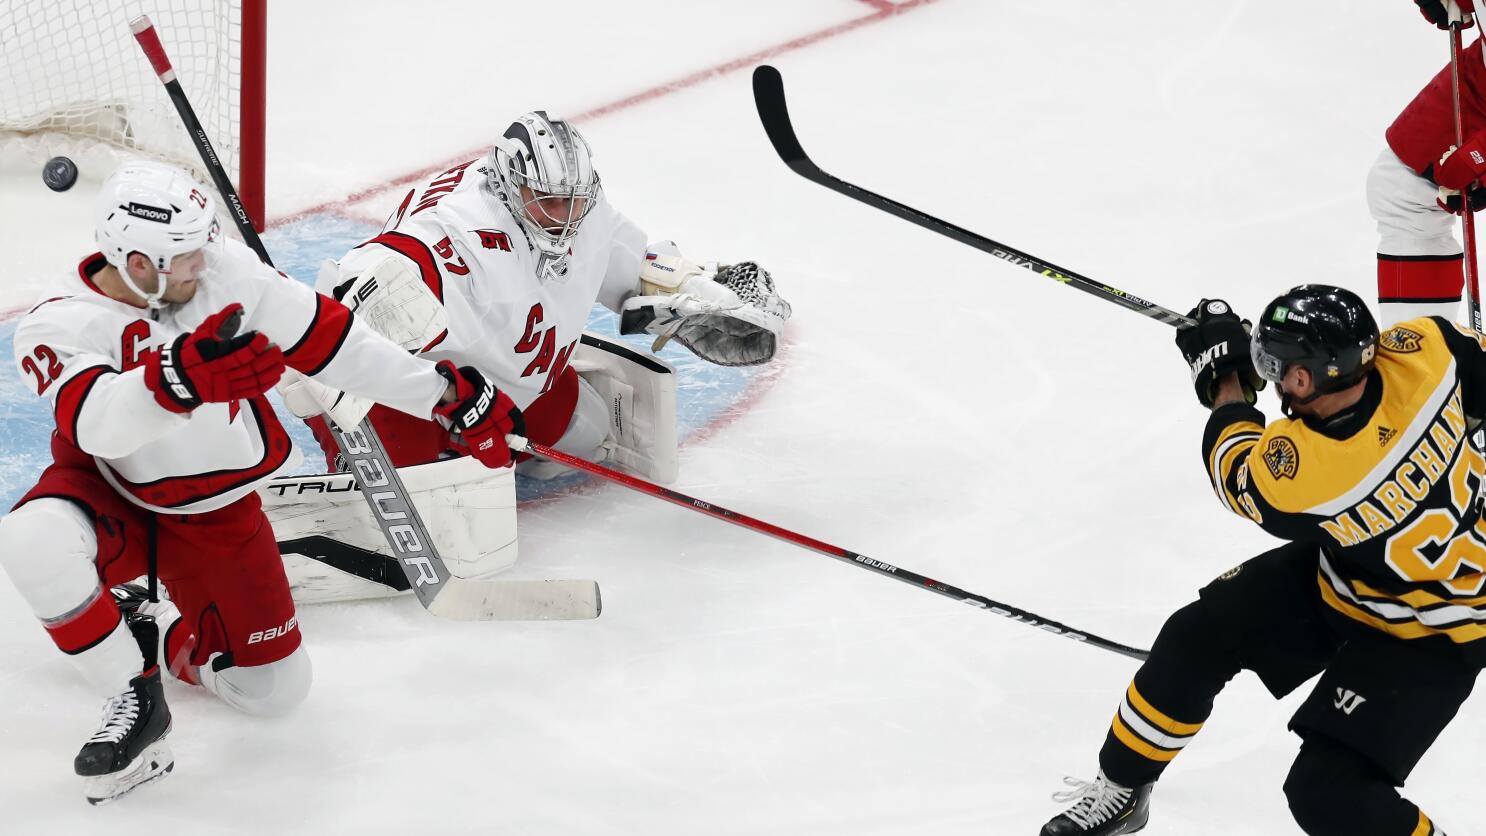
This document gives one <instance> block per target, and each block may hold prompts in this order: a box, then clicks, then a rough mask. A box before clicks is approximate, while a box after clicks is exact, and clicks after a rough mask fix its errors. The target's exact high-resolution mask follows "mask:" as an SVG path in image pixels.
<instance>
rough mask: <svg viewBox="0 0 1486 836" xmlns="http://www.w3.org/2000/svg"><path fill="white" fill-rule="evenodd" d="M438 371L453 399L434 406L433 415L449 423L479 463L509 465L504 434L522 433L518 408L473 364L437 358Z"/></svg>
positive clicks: (509, 454) (524, 428)
mask: <svg viewBox="0 0 1486 836" xmlns="http://www.w3.org/2000/svg"><path fill="white" fill-rule="evenodd" d="M438 370H439V374H441V375H443V376H444V379H445V380H448V381H449V383H451V384H453V386H454V399H453V400H452V401H450V402H448V403H440V404H439V405H438V406H436V407H434V408H433V414H434V415H435V416H436V417H438V418H441V419H443V420H445V421H447V422H448V423H449V429H450V431H451V432H453V433H455V434H456V436H455V437H456V440H458V441H460V442H462V443H463V444H464V446H466V447H468V448H469V451H470V455H471V456H474V457H475V458H476V459H479V460H480V464H483V465H485V466H486V467H505V466H507V465H509V464H510V463H511V449H510V448H509V447H507V446H506V436H508V435H511V434H515V435H519V436H525V435H526V419H525V418H523V417H522V415H521V410H519V409H517V408H516V404H515V403H514V402H513V401H512V400H511V399H510V397H508V396H507V395H506V393H505V392H502V391H501V390H499V389H497V388H495V384H494V383H491V382H490V381H488V380H486V379H485V376H484V375H482V374H480V372H479V370H478V369H476V368H475V367H474V366H461V367H458V368H456V367H455V366H454V364H453V363H451V362H449V361H448V360H440V361H439V364H438Z"/></svg>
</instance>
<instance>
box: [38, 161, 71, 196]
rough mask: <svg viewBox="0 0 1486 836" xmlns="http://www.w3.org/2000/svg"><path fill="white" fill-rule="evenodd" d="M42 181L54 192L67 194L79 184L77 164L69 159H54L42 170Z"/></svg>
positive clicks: (47, 162)
mask: <svg viewBox="0 0 1486 836" xmlns="http://www.w3.org/2000/svg"><path fill="white" fill-rule="evenodd" d="M41 181H42V182H43V183H46V187H47V188H48V189H51V190H52V191H54V192H65V191H67V190H68V189H70V188H72V185H73V184H74V183H76V182H77V163H75V162H73V161H72V160H71V159H70V158H68V157H52V158H51V159H50V160H47V161H46V165H45V166H44V167H43V168H42V169H41Z"/></svg>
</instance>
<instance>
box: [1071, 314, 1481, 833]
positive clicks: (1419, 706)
mask: <svg viewBox="0 0 1486 836" xmlns="http://www.w3.org/2000/svg"><path fill="white" fill-rule="evenodd" d="M1190 316H1191V317H1192V318H1193V319H1195V320H1197V325H1196V326H1195V327H1189V328H1185V329H1181V330H1179V331H1178V332H1177V345H1178V347H1180V349H1181V351H1182V354H1183V356H1184V357H1185V358H1186V360H1187V362H1188V364H1189V365H1190V366H1191V369H1192V377H1193V382H1194V384H1195V386H1196V390H1197V397H1198V400H1199V401H1201V402H1202V404H1203V405H1204V406H1207V407H1210V408H1211V409H1212V416H1211V418H1210V419H1209V420H1208V424H1207V430H1206V432H1205V434H1204V437H1203V444H1202V450H1203V461H1204V464H1205V465H1206V468H1207V471H1208V474H1209V476H1210V478H1211V479H1212V483H1213V488H1214V490H1215V491H1216V492H1217V495H1218V498H1219V499H1220V500H1221V501H1222V502H1223V504H1224V505H1225V506H1226V507H1227V508H1228V509H1229V510H1231V511H1233V512H1235V513H1237V514H1239V515H1241V516H1243V517H1246V518H1248V519H1250V520H1252V521H1253V522H1256V523H1258V524H1259V525H1260V526H1261V527H1263V528H1264V529H1265V530H1266V531H1268V532H1270V533H1272V534H1274V535H1276V536H1278V537H1281V538H1283V539H1285V540H1287V541H1289V542H1288V543H1287V544H1286V545H1283V546H1281V547H1279V548H1277V549H1274V550H1271V551H1269V552H1266V553H1264V554H1261V555H1259V556H1257V557H1254V558H1251V559H1250V560H1248V561H1246V562H1244V563H1242V564H1241V565H1239V566H1238V567H1236V568H1234V569H1232V570H1230V571H1228V572H1225V573H1224V574H1222V575H1221V576H1219V577H1218V578H1217V579H1216V580H1214V581H1212V582H1211V583H1210V584H1208V585H1207V586H1206V587H1204V588H1203V589H1202V590H1201V592H1200V593H1199V595H1198V598H1197V600H1196V601H1193V602H1192V603H1191V604H1188V605H1187V606H1185V607H1183V608H1181V609H1179V610H1177V611H1176V612H1175V613H1174V614H1173V615H1172V616H1171V617H1170V618H1169V619H1168V620H1167V621H1166V624H1165V626H1164V627H1163V628H1162V630H1161V633H1160V635H1159V636H1158V637H1157V639H1156V642H1155V644H1154V646H1153V647H1152V648H1151V654H1150V658H1149V659H1148V660H1147V661H1146V662H1145V663H1144V664H1143V665H1142V666H1141V668H1140V670H1139V671H1137V672H1136V674H1135V678H1134V681H1132V682H1131V684H1130V687H1129V688H1128V689H1127V690H1126V692H1125V694H1124V698H1123V700H1122V701H1121V703H1120V706H1119V710H1118V711H1117V712H1116V713H1115V716H1114V719H1113V720H1112V721H1111V724H1110V729H1109V732H1108V734H1107V735H1106V737H1105V741H1104V746H1103V748H1102V749H1101V750H1100V752H1099V774H1098V776H1097V777H1096V778H1095V779H1094V780H1093V781H1090V782H1083V781H1071V783H1072V784H1073V789H1072V790H1070V791H1068V792H1065V793H1060V794H1059V795H1057V796H1055V798H1057V799H1059V800H1062V801H1066V802H1073V804H1072V806H1071V807H1070V808H1069V809H1068V810H1066V811H1065V812H1063V813H1062V814H1060V815H1058V816H1056V817H1054V818H1053V819H1052V820H1051V821H1049V822H1048V823H1047V824H1046V825H1044V826H1043V828H1042V836H1064V835H1065V834H1093V835H1094V836H1112V834H1120V833H1133V832H1135V831H1137V830H1140V829H1141V828H1143V827H1144V826H1145V824H1146V821H1147V818H1148V817H1149V806H1150V797H1151V789H1152V787H1153V785H1154V784H1155V782H1156V780H1157V779H1158V778H1159V777H1160V776H1161V773H1162V772H1163V771H1164V770H1165V768H1166V766H1167V764H1169V763H1170V762H1171V761H1172V760H1173V759H1174V758H1175V757H1176V756H1177V755H1178V754H1179V753H1180V752H1181V750H1182V748H1183V747H1185V746H1186V745H1187V743H1188V742H1189V741H1190V740H1191V739H1192V737H1193V736H1194V735H1196V734H1197V732H1198V731H1200V730H1201V728H1202V724H1203V723H1204V722H1205V721H1206V720H1207V717H1208V715H1209V714H1210V713H1211V712H1212V708H1213V699H1214V698H1215V697H1216V696H1217V695H1218V693H1219V692H1220V691H1222V689H1223V687H1224V686H1225V685H1226V684H1227V683H1228V681H1229V680H1230V679H1232V678H1233V677H1234V676H1235V675H1236V674H1237V673H1238V672H1239V671H1240V670H1250V671H1253V672H1254V673H1255V674H1257V675H1258V676H1259V679H1260V681H1262V682H1263V683H1264V686H1265V687H1266V688H1267V689H1269V691H1270V692H1271V693H1272V694H1274V695H1275V696H1276V697H1282V696H1284V695H1285V694H1288V693H1289V692H1291V691H1293V690H1294V689H1295V688H1297V687H1299V686H1300V685H1301V684H1302V683H1304V682H1305V681H1306V680H1308V679H1310V678H1311V677H1313V676H1315V675H1316V674H1318V673H1319V674H1320V675H1321V676H1320V680H1319V681H1318V683H1317V684H1316V686H1315V687H1314V688H1313V689H1312V691H1311V693H1310V696H1309V697H1308V698H1307V699H1306V700H1305V702H1304V704H1303V705H1302V706H1301V708H1300V710H1299V711H1297V712H1296V714H1295V716H1294V717H1293V718H1292V719H1291V721H1290V728H1291V730H1293V731H1295V732H1296V734H1298V735H1299V736H1300V738H1301V740H1302V744H1301V748H1300V754H1299V755H1298V756H1297V757H1296V759H1295V762H1294V764H1293V765H1292V766H1291V769H1290V773H1289V775H1288V776H1287V777H1286V778H1285V782H1284V791H1285V796H1286V798H1287V799H1288V801H1289V805H1290V810H1291V812H1292V814H1293V815H1294V816H1295V820H1296V822H1298V823H1299V824H1300V827H1301V828H1302V829H1303V830H1304V831H1305V832H1306V833H1308V834H1312V835H1313V836H1317V834H1327V835H1328V836H1330V835H1331V834H1335V836H1432V835H1433V834H1439V833H1441V831H1440V830H1439V829H1438V828H1437V827H1436V826H1435V824H1434V823H1433V822H1432V821H1431V820H1430V818H1429V817H1428V816H1427V815H1425V814H1424V812H1423V811H1422V810H1420V809H1419V808H1418V807H1416V806H1415V805H1414V804H1413V803H1411V802H1409V801H1408V800H1407V799H1405V798H1403V797H1401V796H1400V795H1399V793H1398V791H1397V789H1396V788H1397V787H1400V786H1402V785H1403V783H1404V780H1405V779H1406V778H1408V775H1409V772H1410V771H1411V770H1412V769H1413V768H1414V765H1415V764H1417V763H1418V761H1419V758H1420V757H1422V756H1423V755H1424V753H1425V752H1426V751H1427V750H1428V749H1429V747H1430V745H1431V744H1433V742H1434V740H1435V738H1437V737H1438V736H1439V734H1440V732H1441V731H1442V730H1443V729H1444V728H1445V726H1446V725H1447V724H1448V723H1449V722H1450V720H1451V718H1453V717H1454V716H1455V713H1456V711H1457V710H1458V709H1459V707H1460V704H1461V703H1462V702H1464V700H1465V699H1466V697H1468V696H1469V695H1470V692H1471V688H1472V686H1473V685H1474V683H1475V680H1476V675H1477V674H1478V672H1479V671H1480V669H1481V667H1482V666H1483V664H1486V522H1483V520H1482V514H1481V510H1482V508H1481V503H1482V497H1481V483H1482V480H1483V477H1486V459H1483V457H1482V453H1481V451H1480V450H1479V449H1477V448H1476V446H1475V445H1474V444H1473V443H1472V441H1471V434H1472V432H1473V431H1474V429H1475V428H1476V426H1477V425H1478V424H1479V422H1480V420H1481V416H1482V415H1483V413H1486V340H1482V339H1481V338H1479V337H1478V336H1477V335H1476V334H1475V333H1474V332H1471V331H1468V330H1464V329H1462V328H1460V327H1458V326H1456V325H1453V324H1451V323H1450V322H1448V321H1446V320H1444V319H1441V318H1437V317H1431V318H1422V319H1414V320H1409V321H1406V322H1402V323H1400V324H1398V325H1397V326H1395V327H1393V328H1391V329H1390V330H1388V331H1387V332H1385V333H1383V334H1381V335H1380V334H1379V333H1378V328H1377V325H1376V322H1375V321H1374V319H1373V317H1372V314H1371V313H1369V312H1368V310H1367V306H1366V305H1365V304H1364V303H1363V301H1362V300H1361V299H1360V298H1358V297H1357V295H1356V294H1354V293H1352V292H1350V291H1347V290H1343V289H1340V288H1335V287H1326V286H1321V285H1307V286H1301V287H1297V288H1294V289H1293V290H1291V291H1290V292H1288V293H1286V294H1284V295H1282V296H1280V297H1279V298H1277V299H1275V300H1274V301H1273V302H1270V303H1269V305H1268V306H1267V307H1266V308H1265V309H1264V312H1263V315H1262V316H1261V317H1260V319H1259V323H1258V325H1257V326H1255V327H1254V328H1253V337H1252V339H1250V335H1249V327H1248V323H1247V322H1243V321H1241V320H1240V319H1239V318H1238V316H1237V315H1235V314H1234V313H1233V312H1232V311H1231V310H1229V308H1228V305H1227V304H1226V303H1224V302H1222V301H1219V300H1204V301H1203V302H1202V303H1200V304H1199V305H1198V307H1197V308H1196V309H1195V310H1193V311H1192V313H1191V314H1190ZM1265 381H1269V382H1272V383H1275V384H1276V388H1277V389H1278V390H1279V395H1280V405H1281V409H1282V411H1283V412H1284V413H1285V415H1286V416H1287V417H1286V418H1285V419H1283V420H1278V421H1276V422H1274V423H1273V424H1270V425H1269V426H1268V427H1266V426H1265V421H1264V415H1263V413H1261V412H1260V411H1259V410H1258V409H1256V408H1255V407H1254V405H1253V404H1254V401H1255V392H1256V390H1258V389H1260V388H1262V387H1263V385H1264V383H1265Z"/></svg>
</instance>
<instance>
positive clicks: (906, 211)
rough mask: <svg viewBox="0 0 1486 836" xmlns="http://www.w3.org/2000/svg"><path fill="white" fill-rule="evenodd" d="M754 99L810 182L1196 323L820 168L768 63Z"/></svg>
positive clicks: (1147, 309)
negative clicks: (792, 119) (809, 153)
mask: <svg viewBox="0 0 1486 836" xmlns="http://www.w3.org/2000/svg"><path fill="white" fill-rule="evenodd" d="M753 100H754V103H755V104H756V105H757V106H758V115H759V119H760V120H761V121H762V122H763V123H764V131H765V132H767V133H768V134H769V141H770V142H771V143H773V144H774V150H775V151H776V152H778V154H779V157H780V159H783V160H784V163H785V165H788V166H789V167H790V168H791V169H793V170H794V172H795V173H796V174H798V175H800V176H801V177H804V178H805V179H806V180H809V181H811V182H812V183H819V184H820V185H822V186H825V187H826V188H828V189H831V190H833V191H838V192H840V193H841V194H844V195H846V196H847V197H849V198H851V199H852V200H859V201H861V202H862V203H865V204H867V205H868V206H872V207H875V208H877V209H881V210H882V211H884V212H887V213H888V214H889V215H895V216H897V217H899V218H902V219H903V220H905V221H908V222H909V223H914V224H918V225H919V226H921V227H923V228H924V229H929V230H933V231H934V232H937V233H939V234H940V235H943V236H945V237H947V238H953V239H954V240H956V241H959V242H960V243H961V244H969V245H970V246H972V247H974V248H976V249H977V250H981V251H983V252H988V253H990V254H991V255H993V256H995V257H996V258H999V259H1001V260H1002V261H1008V262H1010V263H1012V264H1015V265H1016V266H1018V267H1025V268H1027V269H1028V270H1031V271H1032V272H1034V273H1037V274H1038V275H1042V276H1046V277H1048V278H1049V279H1052V280H1053V281H1056V282H1062V283H1063V284H1066V285H1068V286H1069V287H1074V288H1077V289H1079V290H1082V291H1083V292H1085V293H1088V294H1092V295H1094V296H1097V297H1099V298H1100V299H1103V300H1105V301H1107V302H1113V303H1115V304H1116V305H1119V306H1121V307H1124V308H1129V309H1130V310H1132V311H1135V312H1137V313H1142V314H1145V315H1146V316H1148V317H1150V318H1151V319H1154V320H1157V321H1159V322H1164V323H1166V324H1167V325H1174V326H1178V327H1180V326H1183V325H1196V324H1197V323H1196V322H1195V321H1193V320H1191V319H1189V318H1187V317H1185V316H1182V315H1181V314H1179V313H1177V312H1176V311H1173V310H1170V309H1168V308H1163V307H1161V306H1160V305H1157V304H1155V303H1154V302H1147V301H1146V300H1144V299H1142V298H1140V297H1139V296H1133V295H1131V294H1129V293H1126V292H1125V291H1123V290H1120V289H1119V288H1116V287H1110V286H1109V285H1107V284H1103V283H1101V282H1096V281H1094V280H1093V279H1090V278H1088V277H1087V276H1081V275H1079V274H1078V273H1075V272H1073V271H1072V270H1065V269H1063V268H1062V267H1059V266H1057V265H1055V264H1053V263H1051V262H1048V261H1043V260H1042V259H1040V258H1036V257H1034V256H1031V255H1028V254H1026V253H1024V252H1022V251H1021V250H1018V249H1016V248H1014V247H1008V246H1006V245H1005V244H1001V243H997V242H995V241H992V240H991V239H989V238H986V237H985V236H983V235H977V234H975V233H974V232H971V231H970V230H968V229H964V228H963V227H958V226H955V225H954V224H952V223H949V222H948V221H942V220H940V219H938V218H936V217H934V216H933V215H928V214H925V213H923V212H920V211H919V210H917V209H914V208H913V207H912V206H904V205H903V204H901V203H899V202H898V201H896V200H893V199H892V198H887V197H883V196H882V195H880V194H877V193H876V192H869V191H867V190H866V189H864V188H862V187H861V186H857V185H854V184H852V183H848V182H846V181H845V180H842V179H841V178H839V177H835V176H832V175H830V174H827V173H826V172H824V171H822V170H821V168H820V166H818V165H816V164H815V163H814V162H813V161H811V159H810V157H808V156H806V154H805V149H804V148H803V147H802V146H801V145H800V140H799V138H798V137H796V136H795V129H794V126H793V125H791V124H790V121H789V108H788V107H786V105H785V102H784V78H783V77H782V76H780V74H779V71H778V70H776V69H774V68H773V67H771V66H769V65H768V64H760V65H759V66H758V67H756V68H755V69H754V71H753Z"/></svg>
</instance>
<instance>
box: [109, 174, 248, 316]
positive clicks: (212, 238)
mask: <svg viewBox="0 0 1486 836" xmlns="http://www.w3.org/2000/svg"><path fill="white" fill-rule="evenodd" d="M94 212H95V220H96V224H97V225H96V227H95V229H94V235H95V237H96V238H97V241H98V249H99V251H101V252H102V253H103V257H104V258H106V259H108V263H109V264H112V265H113V266H114V267H116V268H118V271H119V276H120V277H121V278H122V279H123V280H124V283H125V284H127V285H128V286H129V289H130V290H132V291H134V292H135V293H137V294H139V295H140V296H142V297H143V298H144V300H145V302H146V303H147V304H148V305H149V306H150V307H151V308H158V307H160V305H161V302H160V297H161V296H162V295H163V294H164V293H165V280H164V277H165V276H168V275H169V274H170V270H171V262H172V261H174V259H175V258H176V256H181V255H187V254H189V253H193V252H195V251H197V250H200V249H205V248H207V247H208V246H209V245H212V244H214V243H215V242H216V241H217V239H218V235H219V233H220V228H219V225H218V221H217V202H216V201H215V200H214V199H212V195H211V191H210V190H209V189H207V188H206V187H205V186H203V185H201V184H200V183H198V182H196V180H195V179H194V178H193V177H191V175H190V174H188V173H186V172H185V171H183V170H182V169H179V168H177V167H175V166H173V165H170V164H168V163H163V162H158V161H155V160H130V161H128V162H126V163H124V165H123V166H121V167H120V168H119V169H118V170H117V171H115V172H114V173H113V174H111V175H109V177H108V179H107V180H104V181H103V188H102V189H100V190H99V192H98V200H97V203H96V204H95V205H94ZM130 253H140V254H141V255H143V256H145V257H146V258H148V259H149V260H150V263H151V264H153V265H154V266H155V269H156V270H158V271H159V272H160V273H161V276H162V278H161V281H160V282H159V284H158V285H157V286H156V288H155V291H154V292H153V293H145V292H144V291H143V290H141V289H140V288H139V287H138V286H137V285H136V284H135V282H134V278H133V277H132V276H130V275H129V267H128V262H129V254H130Z"/></svg>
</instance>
